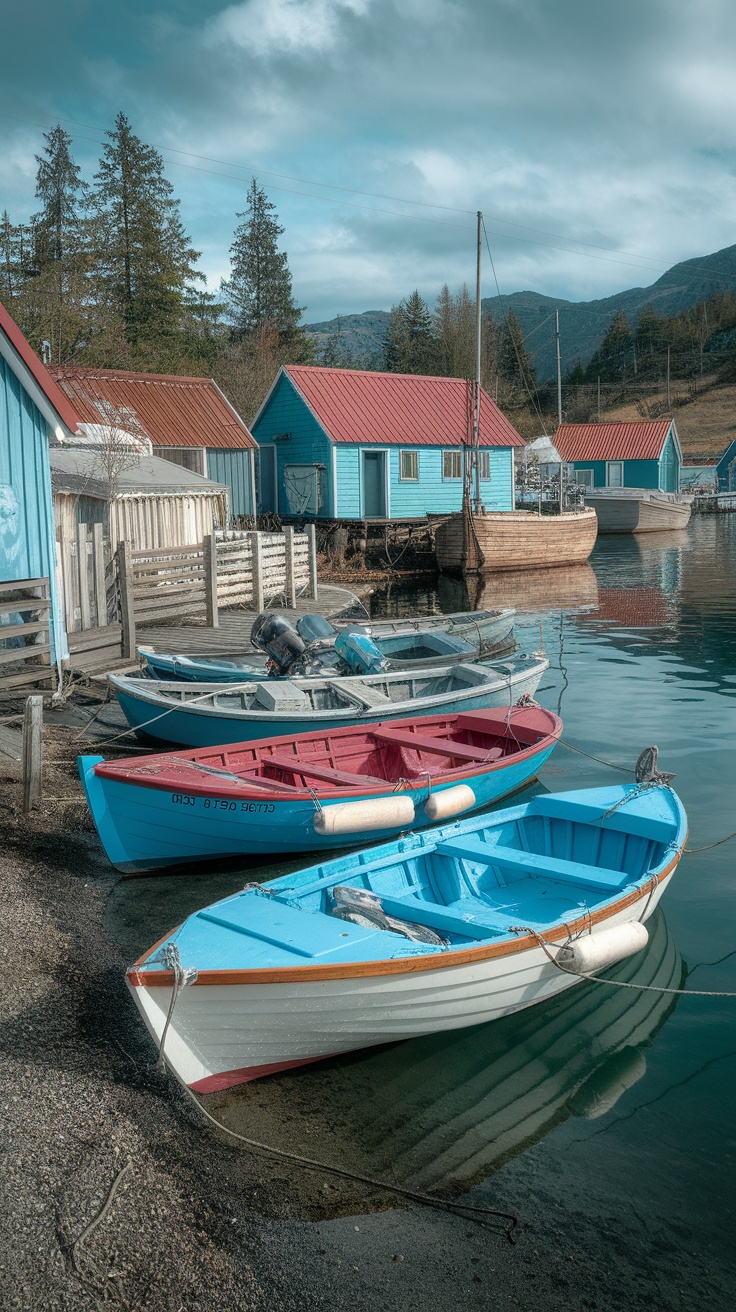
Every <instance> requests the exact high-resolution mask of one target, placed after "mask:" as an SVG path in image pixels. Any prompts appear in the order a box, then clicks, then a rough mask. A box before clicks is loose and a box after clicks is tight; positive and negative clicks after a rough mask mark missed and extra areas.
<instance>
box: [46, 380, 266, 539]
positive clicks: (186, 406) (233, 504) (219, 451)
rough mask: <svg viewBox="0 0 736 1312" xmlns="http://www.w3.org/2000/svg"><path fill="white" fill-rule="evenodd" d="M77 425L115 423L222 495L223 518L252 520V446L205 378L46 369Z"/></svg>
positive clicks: (211, 382)
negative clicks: (225, 500) (226, 513)
mask: <svg viewBox="0 0 736 1312" xmlns="http://www.w3.org/2000/svg"><path fill="white" fill-rule="evenodd" d="M51 372H52V373H53V375H54V377H55V379H56V381H57V382H58V383H59V386H60V387H61V388H62V389H63V390H64V392H66V394H67V396H68V397H69V399H70V400H71V402H72V403H73V405H74V407H75V409H76V410H77V413H78V414H79V418H80V420H81V421H82V423H83V424H93V425H97V424H103V425H104V424H108V425H109V424H110V422H111V421H114V422H116V423H119V424H120V426H121V427H123V428H125V429H127V430H128V431H130V432H132V433H134V434H137V435H139V436H143V437H145V438H147V439H148V440H149V441H150V443H151V448H152V451H153V454H154V455H155V456H158V457H159V458H161V459H163V460H168V461H170V462H171V463H172V464H175V465H179V466H180V467H181V468H183V469H188V470H189V471H190V473H193V474H200V475H202V477H204V478H208V479H210V480H211V481H213V482H215V483H222V484H224V485H225V486H226V487H227V488H228V489H229V506H230V515H231V516H233V517H234V518H235V519H236V520H237V519H240V518H241V517H243V516H250V515H253V513H254V505H255V453H256V444H255V442H254V440H253V438H252V436H251V433H250V431H249V429H248V427H247V425H246V424H245V423H244V422H243V420H242V419H241V418H240V415H239V414H238V413H237V411H236V410H235V409H234V408H233V406H232V405H231V404H230V402H229V401H228V399H227V397H226V396H225V395H224V393H223V392H221V391H220V388H219V387H218V386H217V383H216V382H214V380H213V379H212V378H197V377H193V378H190V377H185V376H183V375H179V374H141V373H134V372H132V371H131V370H128V369H93V368H88V367H79V366H76V365H54V366H52V368H51Z"/></svg>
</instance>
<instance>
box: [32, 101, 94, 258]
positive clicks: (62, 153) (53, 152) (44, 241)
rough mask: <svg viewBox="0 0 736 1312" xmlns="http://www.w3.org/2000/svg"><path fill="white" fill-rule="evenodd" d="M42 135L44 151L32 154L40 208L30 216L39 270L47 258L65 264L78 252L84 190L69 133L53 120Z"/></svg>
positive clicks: (80, 238) (80, 241) (84, 197)
mask: <svg viewBox="0 0 736 1312" xmlns="http://www.w3.org/2000/svg"><path fill="white" fill-rule="evenodd" d="M43 135H44V139H45V141H46V146H45V147H44V153H43V155H36V163H37V164H38V170H37V172H36V198H37V200H40V202H41V211H40V213H38V214H36V215H35V216H34V227H35V234H36V247H37V258H38V262H39V267H40V270H41V271H43V268H44V267H45V265H47V264H48V263H50V262H51V261H56V263H63V262H64V261H66V262H67V263H68V262H70V261H71V260H72V259H73V258H74V257H75V256H76V255H77V254H78V253H79V249H80V246H81V244H82V223H83V207H84V204H85V200H86V193H87V184H86V183H85V182H83V181H82V176H81V173H80V170H79V167H78V166H77V165H76V164H75V163H74V160H73V159H72V156H71V152H70V149H69V147H70V146H71V144H72V139H71V137H70V136H69V133H68V132H65V131H64V129H63V127H62V126H61V124H60V123H57V125H56V127H55V128H52V129H51V131H50V132H44V134H43Z"/></svg>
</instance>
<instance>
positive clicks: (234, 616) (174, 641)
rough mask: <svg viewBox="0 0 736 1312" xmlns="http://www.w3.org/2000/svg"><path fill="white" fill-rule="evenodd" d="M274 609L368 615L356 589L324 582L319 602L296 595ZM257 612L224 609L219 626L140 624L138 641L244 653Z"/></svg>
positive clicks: (200, 652)
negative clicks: (287, 604) (293, 603)
mask: <svg viewBox="0 0 736 1312" xmlns="http://www.w3.org/2000/svg"><path fill="white" fill-rule="evenodd" d="M370 591H371V589H370V588H366V589H365V591H364V592H363V596H364V597H367V596H368V594H369V593H370ZM269 609H271V608H269ZM273 610H274V611H278V612H279V613H281V614H284V615H289V616H293V617H295V618H298V617H299V616H300V615H310V614H319V615H324V616H325V617H326V618H327V619H330V618H335V617H337V616H346V615H353V614H354V615H355V618H356V619H358V620H359V619H360V618H361V616H362V617H363V618H365V611H364V608H363V606H362V602H361V598H360V597H359V596H358V595H357V594H356V593H355V592H351V591H350V590H349V589H348V588H338V587H335V586H334V585H333V584H331V583H322V582H320V585H319V600H318V601H315V600H314V598H313V597H297V602H296V606H295V607H290V608H289V609H287V608H286V607H284V606H275V607H273ZM257 614H258V612H257V611H254V610H241V609H237V610H235V609H233V610H221V611H220V614H219V621H220V622H219V625H218V627H217V628H211V627H209V626H208V625H206V624H140V625H138V627H137V628H136V642H137V643H138V645H139V646H150V647H154V648H155V649H156V651H178V652H184V653H186V655H187V656H226V657H227V656H242V654H243V653H244V652H246V651H248V650H249V648H250V631H251V629H252V627H253V621H254V620H255V618H256V615H257Z"/></svg>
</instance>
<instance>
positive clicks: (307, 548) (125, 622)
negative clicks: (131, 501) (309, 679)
mask: <svg viewBox="0 0 736 1312" xmlns="http://www.w3.org/2000/svg"><path fill="white" fill-rule="evenodd" d="M116 556H117V574H118V584H119V604H120V617H121V623H122V654H123V656H124V657H127V658H131V659H132V658H133V657H134V656H135V648H136V630H137V629H138V628H139V627H140V626H142V625H146V624H154V623H157V622H158V621H161V620H163V621H164V622H165V621H166V620H178V619H181V618H185V617H187V616H196V617H197V618H202V619H203V620H204V623H205V624H207V625H209V626H210V627H212V628H216V627H217V626H218V624H219V614H218V612H219V607H220V606H234V605H237V606H247V607H248V608H249V609H251V610H255V611H260V610H263V608H264V606H265V605H266V602H267V601H271V600H273V599H274V598H276V597H281V596H283V598H284V602H285V604H286V605H287V606H293V605H295V603H296V596H297V593H299V592H304V593H306V594H307V595H309V596H312V597H314V598H316V597H317V556H316V539H315V533H314V528H313V527H311V526H310V528H309V529H308V531H307V532H306V533H295V532H294V530H293V529H286V531H285V532H283V533H256V532H253V533H235V532H232V533H231V532H228V533H223V534H219V535H217V537H215V536H213V535H210V536H208V537H205V539H204V540H203V542H199V543H192V544H191V545H190V546H184V547H174V548H164V547H161V548H159V549H158V550H155V551H150V550H149V551H132V550H131V548H130V545H129V543H128V542H121V543H120V544H119V546H118V549H117V553H116Z"/></svg>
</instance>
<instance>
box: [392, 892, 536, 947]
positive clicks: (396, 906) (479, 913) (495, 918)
mask: <svg viewBox="0 0 736 1312" xmlns="http://www.w3.org/2000/svg"><path fill="white" fill-rule="evenodd" d="M379 896H380V898H381V906H382V907H383V909H384V911H385V912H386V913H387V914H388V915H389V916H398V917H400V918H401V919H402V920H408V921H413V922H414V923H415V924H417V925H427V926H428V927H429V928H430V929H437V930H440V931H441V930H443V929H444V930H445V931H447V930H449V931H450V933H452V934H462V935H464V936H465V938H474V939H487V938H490V937H491V936H492V935H493V934H506V933H508V928H509V925H510V924H513V923H514V917H513V916H504V915H503V914H499V913H497V912H496V911H494V910H493V909H492V908H491V907H487V908H486V907H484V906H482V905H480V904H479V903H477V902H471V901H470V899H466V900H465V902H464V903H463V907H464V908H465V907H467V908H468V909H467V910H465V909H463V910H462V911H461V910H454V908H453V907H451V906H440V905H439V904H437V905H434V906H433V905H432V903H431V902H423V901H420V900H419V899H418V898H415V897H412V896H411V895H409V896H408V897H403V896H398V897H394V896H391V895H390V894H387V893H381V894H379ZM471 907H472V911H471V910H470V908H471ZM516 919H518V917H516Z"/></svg>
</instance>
